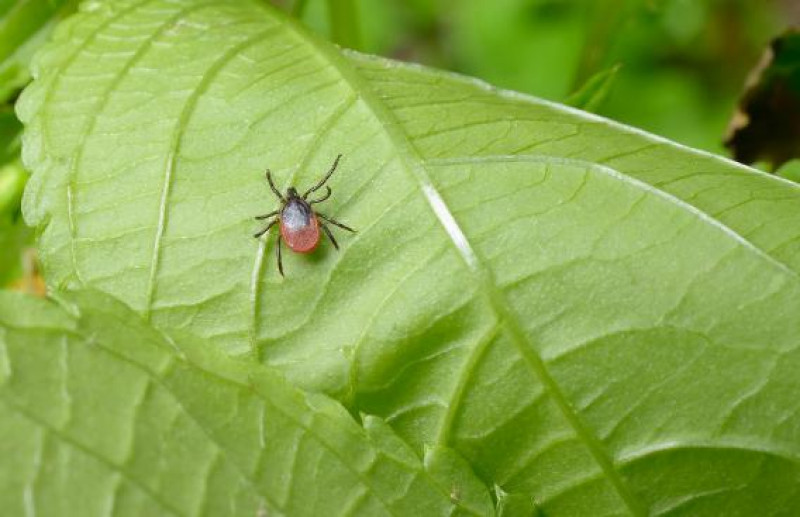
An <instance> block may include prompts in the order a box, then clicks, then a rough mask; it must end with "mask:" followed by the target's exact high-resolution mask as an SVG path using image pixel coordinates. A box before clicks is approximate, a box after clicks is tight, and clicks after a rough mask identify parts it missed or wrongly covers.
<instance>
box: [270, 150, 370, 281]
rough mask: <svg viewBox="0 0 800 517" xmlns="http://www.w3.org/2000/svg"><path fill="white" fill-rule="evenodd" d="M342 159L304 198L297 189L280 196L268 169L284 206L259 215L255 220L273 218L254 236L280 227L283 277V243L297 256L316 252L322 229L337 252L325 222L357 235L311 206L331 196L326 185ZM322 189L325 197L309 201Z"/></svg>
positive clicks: (279, 193)
mask: <svg viewBox="0 0 800 517" xmlns="http://www.w3.org/2000/svg"><path fill="white" fill-rule="evenodd" d="M341 157H342V155H341V154H340V155H339V156H337V157H336V160H334V162H333V166H331V170H329V171H328V173H327V174H325V176H324V177H323V178H322V179H321V180H320V181H319V182H318V183H317V184H316V185H314V186H313V187H311V188H310V189H308V190H307V191H306V193H305V194H303V195H302V197H301V196H300V195H299V194H298V193H297V189H295V188H294V187H289V188H288V189H287V190H286V195H283V194H281V192H280V190H278V189H277V188H276V187H275V182H274V181H272V174H271V173H270V171H269V169H267V182H268V183H269V188H270V189H272V192H273V193H274V194H275V195H276V196H277V197H278V199H279V200H280V202H281V207H280V208H279V209H277V210H275V211H273V212H270V213H268V214H264V215H259V216H256V219H269V218H270V217H272V218H273V219H272V221H270V222H269V223H268V224H267V226H266V227H265V228H263V229H262V230H259V231H258V232H257V233H256V234H255V235H254V237H256V238H258V237H261V236H262V235H264V234H265V233H267V232H268V231H269V230H270V228H272V227H273V226H275V225H276V224H277V225H279V227H280V233H279V234H278V243H277V245H276V246H275V250H276V254H277V258H278V271H279V272H280V274H281V276H284V275H283V261H282V260H281V241H282V240H284V241H286V245H287V246H289V249H290V250H292V251H294V252H295V253H311V252H312V251H314V250H315V249H317V245H319V239H320V235H319V229H320V227H321V228H322V231H324V232H325V235H327V236H328V238H329V239H330V240H331V244H333V247H334V248H336V249H337V250H338V249H339V244H337V243H336V239H335V238H334V237H333V234H332V233H331V230H330V228H328V224H326V223H330V224H332V225H334V226H338V227H339V228H342V229H343V230H347V231H348V232H355V230H354V229H352V228H350V227H349V226H346V225H344V224H342V223H340V222H339V221H337V220H335V219H332V218H330V217H328V216H326V215H324V214H321V213H319V212H317V211H315V210H314V209H313V208H312V207H311V205H316V204H317V203H322V202H323V201H325V200H326V199H328V198H329V197H331V188H330V187H328V186H325V183H327V182H328V180H329V179H330V177H331V176H332V175H333V173H334V171H335V170H336V166H337V165H339V160H340V159H341ZM323 186H324V187H325V193H324V194H322V196H320V197H319V198H317V199H312V200H309V199H308V196H310V195H311V194H313V193H314V192H316V191H318V190H319V189H321V188H322V187H323Z"/></svg>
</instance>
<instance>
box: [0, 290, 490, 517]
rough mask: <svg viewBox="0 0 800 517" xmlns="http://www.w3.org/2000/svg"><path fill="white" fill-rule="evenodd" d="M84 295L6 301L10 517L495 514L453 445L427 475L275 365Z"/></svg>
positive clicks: (2, 345) (2, 298)
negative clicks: (180, 334) (177, 337)
mask: <svg viewBox="0 0 800 517" xmlns="http://www.w3.org/2000/svg"><path fill="white" fill-rule="evenodd" d="M79 301H80V306H79V311H80V315H79V317H77V318H75V317H72V316H70V315H69V314H67V313H66V312H65V311H63V310H62V309H60V308H59V307H57V306H55V305H53V304H51V303H49V302H46V301H43V300H40V299H35V298H29V297H26V296H23V295H18V294H9V293H2V292H0V352H1V353H0V422H2V425H0V452H1V453H2V454H0V487H2V488H0V511H2V514H3V515H39V514H41V515H80V516H91V515H214V516H218V515H274V514H275V512H278V513H279V514H285V515H313V516H317V515H410V514H412V513H414V512H418V513H419V512H421V514H423V515H486V514H487V513H488V512H490V511H491V509H492V506H491V501H490V499H489V494H488V492H487V491H486V489H485V488H484V487H483V485H482V484H481V483H480V482H479V481H478V480H477V479H476V478H475V477H474V475H473V474H471V473H470V471H469V469H468V468H467V467H466V464H465V463H464V461H463V460H461V459H459V458H458V457H457V456H456V455H455V454H454V453H453V452H452V451H449V450H447V449H436V450H433V449H432V450H430V451H429V453H428V455H427V456H426V458H425V467H424V468H423V466H422V464H421V463H420V461H419V459H418V458H417V457H416V456H415V455H414V454H413V452H412V451H411V450H410V449H409V448H408V446H407V445H405V444H404V443H403V442H402V441H401V440H399V439H398V438H397V437H396V436H395V435H393V433H392V431H391V430H390V429H389V428H388V426H386V424H384V423H383V422H382V421H380V420H379V419H377V418H375V417H368V418H367V419H365V422H364V424H365V428H364V429H362V428H359V427H358V425H357V424H356V423H355V422H354V421H353V420H352V418H351V417H350V415H349V414H348V413H347V412H346V411H345V410H344V409H343V408H342V407H341V406H340V405H338V404H337V403H336V402H333V401H331V400H330V399H327V398H325V397H322V396H312V397H307V396H305V395H303V394H301V393H300V392H299V391H298V390H297V389H295V388H292V387H290V386H289V385H288V384H287V383H286V382H285V381H284V380H282V379H281V378H280V377H279V376H278V375H276V374H275V373H270V372H268V371H266V370H265V369H264V368H261V367H256V366H255V365H247V364H244V363H239V362H236V361H233V360H230V359H225V358H223V357H222V356H221V355H220V354H219V353H218V352H217V353H212V352H211V350H210V347H208V346H206V345H203V344H202V343H197V342H193V341H188V342H185V341H178V342H177V343H176V342H175V341H173V340H170V339H167V338H165V337H163V336H161V335H159V334H158V333H157V332H154V331H153V330H152V329H150V328H148V327H147V326H146V325H144V324H142V322H141V320H140V318H139V317H138V316H136V315H132V314H131V313H130V311H129V310H128V309H124V308H123V307H122V306H121V305H119V303H118V302H116V303H115V302H113V301H111V302H109V301H107V300H105V299H104V298H102V297H99V298H98V297H97V296H90V295H89V296H87V295H85V294H84V295H82V296H80V297H79ZM176 346H177V347H179V348H177V349H176V348H174V347H176ZM176 352H177V354H180V355H179V356H178V355H176ZM454 494H457V496H455V495H454Z"/></svg>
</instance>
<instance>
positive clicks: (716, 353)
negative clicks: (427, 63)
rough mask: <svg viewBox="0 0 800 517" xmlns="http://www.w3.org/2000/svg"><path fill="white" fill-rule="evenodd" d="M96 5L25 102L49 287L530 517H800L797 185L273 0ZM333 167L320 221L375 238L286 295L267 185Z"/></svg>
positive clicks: (291, 265) (293, 280)
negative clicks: (431, 453) (243, 370)
mask: <svg viewBox="0 0 800 517" xmlns="http://www.w3.org/2000/svg"><path fill="white" fill-rule="evenodd" d="M88 5H89V6H90V7H91V9H89V10H87V11H86V12H85V13H83V14H82V15H80V16H79V17H76V18H74V19H72V21H71V22H68V23H67V24H66V25H65V26H63V28H62V29H61V30H60V31H58V34H57V36H56V40H55V42H54V43H53V44H52V45H50V46H49V47H48V48H47V50H46V51H45V52H44V53H42V54H41V55H40V56H39V59H38V60H37V66H36V70H37V74H38V76H39V79H38V80H37V81H36V82H35V83H34V86H33V87H32V88H29V89H28V90H27V91H26V92H25V95H24V100H23V102H22V106H21V107H20V114H21V115H22V118H23V119H24V121H25V122H26V123H27V130H26V136H25V156H26V159H27V164H28V165H29V166H30V167H31V169H32V170H33V171H34V176H33V177H32V179H31V182H30V183H29V187H28V189H27V191H26V198H25V207H24V208H25V214H26V217H27V218H28V220H29V221H30V222H31V223H32V224H35V225H37V226H38V227H39V230H40V232H41V239H40V245H41V250H42V256H43V260H44V264H45V270H46V272H47V280H48V282H49V284H50V286H51V287H52V288H54V289H58V288H71V287H80V286H86V285H88V286H91V287H93V288H96V289H100V290H102V291H104V292H107V293H109V294H111V295H113V296H114V297H116V298H118V299H120V300H122V301H124V302H125V303H126V304H127V305H129V306H130V307H132V308H133V309H134V310H136V311H137V312H139V313H140V314H142V315H143V316H144V317H145V318H146V319H148V320H149V321H150V322H151V323H152V324H153V325H155V326H156V327H158V328H160V329H164V330H167V331H169V332H173V331H175V330H181V331H187V332H190V333H192V334H195V335H197V336H200V337H202V338H204V339H207V340H208V341H210V342H212V343H213V344H214V346H215V347H217V348H218V349H220V350H224V351H225V352H227V353H230V354H234V355H242V356H249V357H253V358H257V359H258V360H260V361H262V362H263V363H266V364H269V365H271V366H273V367H276V368H279V369H281V370H282V371H283V372H284V373H285V374H286V375H287V377H288V378H289V380H290V381H291V382H293V383H295V384H296V385H299V386H302V387H304V388H307V389H310V390H318V391H324V392H326V393H328V394H330V395H333V396H335V397H336V398H338V399H339V400H342V401H343V402H344V403H345V404H346V405H347V406H348V407H349V409H350V410H351V412H353V413H357V412H364V413H367V414H372V415H377V416H380V417H382V418H384V419H385V420H386V421H387V422H388V423H389V424H390V425H391V426H392V428H393V429H395V430H396V431H397V432H398V434H399V435H400V436H402V437H403V438H404V439H405V440H406V441H407V442H409V443H410V444H411V445H412V446H413V448H414V449H415V451H416V453H417V454H418V455H420V456H421V455H422V454H423V453H424V451H425V450H426V447H428V448H431V447H434V448H435V447H448V448H451V449H453V450H455V451H456V452H458V453H459V454H460V455H461V456H462V457H464V458H466V460H467V461H468V462H469V463H470V465H471V466H472V468H473V469H474V471H475V472H476V473H477V474H478V475H479V476H480V477H481V479H482V480H483V482H484V483H485V484H486V485H487V486H492V485H497V486H498V487H499V489H500V490H501V491H502V493H504V494H506V495H507V500H508V501H509V505H508V508H519V507H520V505H522V506H525V504H524V502H525V501H528V502H529V501H531V500H532V501H533V505H535V507H536V508H538V509H539V510H540V511H541V512H542V513H543V514H545V515H576V514H577V515H604V514H615V515H617V514H631V515H646V514H649V513H654V514H659V513H674V514H677V513H689V514H692V515H727V514H737V513H738V514H745V515H753V514H758V515H773V514H779V513H781V512H783V514H789V515H790V514H793V513H798V512H800V488H799V487H800V482H798V480H800V463H799V462H800V445H798V444H800V409H799V408H800V402H798V398H797V397H796V393H798V392H800V376H798V375H797V372H798V371H800V349H799V348H798V345H799V344H800V343H799V342H798V341H800V337H798V336H800V323H799V322H798V319H797V318H796V314H798V313H799V312H800V279H799V278H798V271H800V253H798V251H800V191H798V186H797V185H795V184H792V183H790V182H788V181H785V180H782V179H780V178H776V177H771V176H768V175H766V174H763V173H759V172H757V171H754V170H752V169H750V168H747V167H743V166H740V165H737V164H735V163H733V162H730V161H728V160H724V159H722V158H719V157H715V156H712V155H709V154H705V153H701V152H697V151H693V150H691V149H687V148H685V147H682V146H679V145H677V144H673V143H670V142H667V141H665V140H663V139H660V138H657V137H655V136H652V135H648V134H645V133H642V132H640V131H637V130H634V129H632V128H628V127H624V126H620V125H618V124H615V123H613V122H610V121H608V120H605V119H602V118H599V117H595V116H592V115H588V114H585V113H582V112H579V111H576V110H573V109H569V108H565V107H563V106H558V105H553V104H550V103H547V102H544V101H541V100H537V99H533V98H530V97H526V96H523V95H520V94H516V93H513V92H507V91H501V90H497V89H494V88H492V87H490V86H487V85H485V84H483V83H480V82H477V81H475V80H472V79H468V78H464V77H460V76H455V75H451V74H446V73H442V72H437V71H433V70H429V69H425V68H421V67H417V66H413V65H404V64H400V63H396V62H392V61H387V60H384V59H379V58H373V57H369V56H364V55H360V54H355V53H349V52H348V53H342V52H341V51H339V50H338V49H336V48H334V47H333V46H331V45H330V44H328V43H325V42H322V41H320V40H318V39H317V38H315V37H313V36H311V35H309V34H308V33H307V32H306V31H305V30H304V29H302V28H301V27H299V26H298V25H297V24H295V23H294V22H292V21H291V20H289V19H287V18H286V17H285V16H283V15H282V14H280V13H279V12H277V11H275V10H273V9H270V8H268V7H266V6H264V5H263V4H262V3H260V2H250V1H246V0H241V1H225V2H223V1H221V0H220V1H216V2H213V1H212V2H205V1H200V0H197V1H190V0H183V1H166V0H150V1H147V2H141V1H139V2H134V1H113V2H110V1H108V2H93V3H91V4H88ZM339 153H342V154H344V158H343V160H342V163H341V165H340V170H339V172H337V174H336V175H335V176H334V177H333V179H332V180H331V186H332V187H333V190H334V195H333V197H332V198H331V199H330V200H329V201H328V202H326V203H325V204H324V205H321V207H324V208H323V209H324V210H325V213H326V214H328V215H330V216H334V217H336V218H337V219H340V220H341V221H343V222H345V223H346V224H348V225H351V226H353V227H354V228H356V229H358V233H357V234H356V235H354V236H350V235H345V234H342V235H341V236H340V242H341V244H342V250H341V251H340V252H338V253H337V252H335V251H334V250H333V249H332V247H331V246H330V245H329V244H327V243H325V244H323V246H322V247H321V248H322V249H321V250H320V252H319V253H317V254H315V255H313V256H304V255H295V254H290V253H285V257H284V262H285V264H284V265H285V267H286V270H287V278H286V279H282V278H281V277H280V276H279V275H278V273H277V271H276V268H275V263H274V259H273V256H274V255H273V254H274V248H275V240H274V239H275V235H274V233H273V234H271V235H270V236H269V237H268V238H266V239H264V240H261V241H257V240H255V239H253V238H252V234H253V232H254V231H256V230H257V229H258V228H259V227H260V226H259V224H258V223H257V222H255V221H253V220H252V217H253V216H255V215H257V214H262V213H266V212H269V211H271V210H273V209H275V208H276V207H277V203H276V200H275V199H274V197H273V196H272V195H271V194H270V192H269V190H268V188H267V187H266V185H265V182H264V177H263V174H264V172H263V171H264V169H265V168H267V167H269V168H270V169H271V170H272V172H273V174H274V175H275V177H276V178H277V179H278V182H279V184H280V187H281V188H286V187H287V186H288V185H291V184H294V185H297V186H298V187H300V188H303V187H306V186H309V185H311V184H313V183H312V182H313V181H315V180H316V179H318V178H319V176H320V175H321V174H322V173H323V172H324V171H326V170H327V168H328V167H330V164H331V162H332V161H333V158H334V157H335V156H336V155H337V154H339ZM508 511H509V513H510V512H511V510H508Z"/></svg>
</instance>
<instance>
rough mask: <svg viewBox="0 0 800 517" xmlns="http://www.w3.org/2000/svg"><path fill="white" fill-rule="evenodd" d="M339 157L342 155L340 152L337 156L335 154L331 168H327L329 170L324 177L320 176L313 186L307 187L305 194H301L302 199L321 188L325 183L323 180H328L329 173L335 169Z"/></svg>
mask: <svg viewBox="0 0 800 517" xmlns="http://www.w3.org/2000/svg"><path fill="white" fill-rule="evenodd" d="M341 157H342V155H341V154H340V155H339V156H337V157H336V159H335V160H334V161H333V166H332V167H331V170H329V171H328V174H326V175H325V177H324V178H322V179H321V180H320V181H319V183H317V184H316V185H314V186H313V187H311V188H310V189H308V190H307V191H306V193H305V194H303V199H306V198H307V197H308V195H309V194H311V193H312V192H316V191H317V190H319V189H320V188H322V186H323V185H324V184H325V182H326V181H328V179H329V178H330V177H331V175H332V174H333V171H335V170H336V166H337V165H339V160H340V159H341Z"/></svg>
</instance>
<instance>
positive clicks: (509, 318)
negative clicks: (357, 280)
mask: <svg viewBox="0 0 800 517" xmlns="http://www.w3.org/2000/svg"><path fill="white" fill-rule="evenodd" d="M267 9H268V8H267ZM269 12H270V13H273V15H274V12H273V11H272V10H271V9H269ZM285 23H286V24H287V26H288V27H290V28H291V29H292V30H293V31H294V32H295V33H296V34H297V35H298V37H300V38H301V39H303V40H304V41H306V42H307V43H308V44H309V46H310V47H311V48H312V49H313V50H314V51H316V52H317V54H319V55H320V57H321V58H322V59H323V60H324V61H326V62H328V63H329V64H330V65H331V66H332V67H333V68H334V69H335V70H336V71H338V72H339V74H340V76H341V77H342V79H343V81H344V82H345V83H346V84H347V85H348V86H349V87H350V89H351V90H352V91H353V92H354V93H355V94H356V95H359V96H360V98H361V99H362V100H363V101H364V105H365V106H366V107H367V108H368V109H369V111H370V112H371V113H372V115H373V116H374V117H375V119H376V121H377V122H378V124H379V125H380V126H381V128H382V129H383V130H384V132H385V134H386V135H387V137H388V138H389V140H390V141H391V143H392V144H394V147H395V149H396V150H397V154H398V157H399V159H400V162H401V163H402V164H403V168H404V169H405V170H406V171H407V172H408V173H409V174H410V175H411V176H412V177H413V179H414V180H415V182H416V184H417V185H418V187H419V188H420V190H421V192H422V194H423V196H424V197H425V198H426V200H427V201H428V205H429V206H430V207H431V211H432V212H433V213H434V216H435V217H436V218H437V220H439V222H440V223H441V224H442V227H443V229H444V230H445V233H446V234H447V237H448V240H449V241H450V242H451V244H452V245H453V246H454V247H455V248H456V251H457V253H458V254H459V256H461V257H462V259H463V260H464V262H465V263H466V265H467V268H468V269H469V270H470V271H471V272H472V273H473V274H474V275H475V276H476V277H477V280H478V281H479V282H480V287H481V289H482V290H483V291H484V294H485V296H486V297H487V299H488V300H489V302H490V306H491V307H492V309H493V311H494V312H495V315H496V316H497V318H498V320H499V321H501V322H505V323H506V324H507V327H508V331H509V333H510V335H511V338H512V341H513V342H514V344H515V346H516V348H517V349H518V351H519V353H520V354H521V355H522V356H523V358H524V359H525V360H526V362H527V364H528V366H529V368H530V369H531V370H532V372H533V373H534V375H535V376H536V377H538V378H539V379H540V381H541V382H542V383H543V384H544V386H545V389H546V390H547V392H548V393H549V394H550V395H551V397H552V398H553V400H554V401H555V403H556V405H557V406H558V408H559V410H560V412H561V413H562V414H563V416H564V417H565V419H566V420H567V422H568V423H569V425H570V426H571V427H572V429H573V431H574V433H575V435H576V436H577V437H578V438H579V439H580V440H581V441H583V443H584V445H585V446H586V448H587V449H588V450H589V452H590V454H591V455H592V457H593V458H594V460H595V462H596V463H597V464H598V465H599V467H600V468H601V470H602V471H603V472H604V473H605V475H606V477H607V478H608V480H609V481H610V482H611V484H612V486H613V487H614V489H615V490H616V492H617V493H618V495H619V496H620V498H621V500H622V501H623V503H624V504H625V505H626V506H627V507H628V509H629V511H630V512H631V513H632V514H633V515H641V516H644V515H647V510H646V508H645V507H644V505H643V504H642V503H641V502H640V501H639V500H638V498H637V497H636V495H635V494H634V493H633V492H632V491H631V490H630V489H629V487H628V486H627V485H626V483H625V481H624V480H623V479H622V477H621V476H620V475H619V473H617V471H616V470H615V469H614V466H613V462H612V460H611V458H610V457H609V456H608V454H607V453H606V452H605V450H604V449H603V446H602V444H601V442H600V440H599V439H597V438H596V437H595V436H594V435H593V434H592V433H591V432H590V431H589V429H588V428H587V427H586V426H585V425H584V424H583V422H582V421H581V419H580V416H579V415H578V414H577V413H576V412H575V411H574V410H573V409H572V407H571V404H570V402H569V400H568V399H567V397H566V395H565V394H564V393H563V392H562V391H561V389H560V387H559V386H558V383H557V382H556V381H555V379H554V378H553V377H552V376H551V375H550V373H549V371H548V370H547V367H546V365H545V364H544V361H543V360H542V358H541V357H540V356H539V355H538V354H537V353H536V351H535V348H534V347H533V343H531V341H530V339H529V337H528V336H527V335H526V334H525V332H524V330H523V328H522V325H521V324H520V322H519V318H518V316H517V315H516V313H515V312H514V311H513V310H512V309H511V307H510V306H509V304H508V302H507V301H506V299H505V296H504V295H503V293H502V291H501V290H500V288H499V287H498V286H496V285H495V283H494V279H493V277H492V274H491V272H490V270H489V268H488V267H487V266H485V265H484V264H483V262H482V261H481V260H480V259H479V258H478V256H477V255H476V254H475V252H474V251H473V250H472V247H471V246H469V242H468V241H467V242H466V244H467V246H466V247H465V246H463V245H460V243H459V242H456V240H455V238H454V236H453V234H452V233H451V232H452V230H454V228H449V229H448V227H447V224H449V221H445V220H443V218H442V215H443V214H442V212H441V210H442V209H446V210H447V214H445V215H447V216H449V218H451V219H452V221H453V222H456V223H457V221H456V219H455V217H454V216H453V215H452V212H450V211H449V209H448V208H447V207H446V205H445V204H444V200H443V198H442V197H441V195H440V194H439V192H438V190H436V188H435V187H434V185H433V182H432V181H431V180H430V177H429V175H428V172H427V169H426V168H425V163H424V160H423V159H422V157H421V156H420V155H419V153H418V151H417V150H416V148H415V147H414V145H413V144H412V143H411V141H410V140H409V138H408V136H407V135H406V134H404V132H403V131H402V129H401V126H400V123H399V121H398V120H397V119H396V117H395V116H394V115H393V114H392V113H391V111H390V110H389V109H388V108H387V107H386V106H385V105H384V104H383V102H382V101H381V100H380V99H379V98H378V97H377V96H376V95H375V94H374V93H373V91H372V89H371V87H370V86H369V85H368V84H366V81H364V80H363V79H362V78H361V77H360V76H359V74H358V73H357V72H356V71H355V70H354V69H353V68H352V66H351V65H350V64H349V63H347V62H346V61H345V59H344V58H343V57H342V56H341V54H339V51H338V50H336V49H334V48H333V47H330V48H329V46H328V45H327V44H319V43H318V42H317V41H316V40H315V39H314V38H313V37H310V36H309V35H307V33H306V31H305V30H304V29H302V28H300V27H299V26H297V24H296V23H295V22H294V21H293V20H289V19H288V18H287V19H286V20H285ZM455 230H457V232H458V233H459V234H460V235H461V236H463V237H464V239H466V235H465V234H464V233H463V232H462V231H461V229H460V227H457V228H455ZM461 244H463V243H461Z"/></svg>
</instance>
